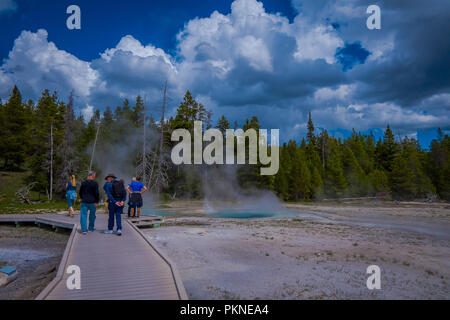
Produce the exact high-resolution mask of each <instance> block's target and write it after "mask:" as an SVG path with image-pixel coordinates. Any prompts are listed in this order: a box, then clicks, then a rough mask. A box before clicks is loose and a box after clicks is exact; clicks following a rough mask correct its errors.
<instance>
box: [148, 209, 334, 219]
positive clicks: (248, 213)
mask: <svg viewBox="0 0 450 320" xmlns="http://www.w3.org/2000/svg"><path fill="white" fill-rule="evenodd" d="M141 214H142V215H156V216H162V217H166V216H177V215H181V213H180V212H174V211H165V210H153V209H143V210H142V211H141ZM205 216H208V217H211V218H228V219H283V218H291V219H292V218H298V219H306V220H312V221H322V222H330V221H329V219H327V218H325V217H322V216H319V215H317V214H315V213H306V212H299V211H297V210H286V209H284V210H259V209H243V208H217V209H212V208H207V209H206V210H205Z"/></svg>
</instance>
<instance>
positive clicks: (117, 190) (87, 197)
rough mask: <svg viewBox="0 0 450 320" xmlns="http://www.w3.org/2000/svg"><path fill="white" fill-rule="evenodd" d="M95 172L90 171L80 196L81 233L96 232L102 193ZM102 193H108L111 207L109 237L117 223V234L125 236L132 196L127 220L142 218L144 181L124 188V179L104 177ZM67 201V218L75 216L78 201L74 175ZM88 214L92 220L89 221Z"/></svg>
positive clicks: (137, 180) (69, 186)
mask: <svg viewBox="0 0 450 320" xmlns="http://www.w3.org/2000/svg"><path fill="white" fill-rule="evenodd" d="M95 176H96V173H95V172H94V171H89V173H88V178H87V179H86V180H85V181H83V182H82V183H81V187H80V190H79V195H80V198H81V210H80V225H81V232H82V233H83V234H87V233H88V232H89V231H91V232H92V231H94V230H95V213H96V210H97V206H98V204H99V202H100V192H99V189H98V184H97V182H96V181H95ZM105 180H106V182H105V184H104V186H103V190H104V191H105V194H106V197H107V200H106V203H107V205H108V207H107V210H108V213H109V217H108V229H107V230H105V231H104V233H106V234H113V233H114V223H115V224H116V232H115V233H116V234H117V235H119V236H120V235H122V213H123V209H124V206H125V201H126V200H127V193H128V194H129V201H128V217H129V218H139V215H140V208H141V207H142V205H143V200H142V194H143V193H144V192H145V191H147V187H146V186H145V185H144V184H143V183H142V182H141V178H140V177H136V178H133V180H132V182H131V183H130V184H129V185H127V186H126V187H125V186H124V181H123V180H118V179H117V177H116V176H115V175H114V174H112V173H110V174H108V175H107V176H106V177H105ZM66 199H67V204H68V216H70V217H74V209H73V203H74V201H75V200H76V199H77V192H76V181H75V176H74V175H72V176H71V177H70V178H69V181H68V182H67V185H66ZM88 212H89V221H88Z"/></svg>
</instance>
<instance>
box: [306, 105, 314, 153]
mask: <svg viewBox="0 0 450 320" xmlns="http://www.w3.org/2000/svg"><path fill="white" fill-rule="evenodd" d="M306 141H308V144H310V145H315V143H316V136H315V135H314V124H313V122H312V118H311V112H309V116H308V132H307V133H306Z"/></svg>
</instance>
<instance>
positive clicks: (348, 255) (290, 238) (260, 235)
mask: <svg viewBox="0 0 450 320" xmlns="http://www.w3.org/2000/svg"><path fill="white" fill-rule="evenodd" d="M199 205H200V204H199ZM286 207H287V208H289V209H290V210H294V211H296V212H298V217H293V218H283V219H218V218H211V217H208V216H207V215H206V214H203V215H202V214H201V212H202V210H201V208H199V207H196V206H195V205H192V204H191V207H190V209H192V217H187V215H188V214H186V212H185V214H184V215H183V216H182V217H174V216H171V217H166V223H164V224H163V226H162V227H161V228H157V229H147V230H146V233H147V235H148V237H149V239H151V240H153V242H154V243H155V244H156V245H157V246H158V247H159V248H161V249H162V250H163V251H164V252H165V253H167V255H168V256H169V258H171V259H172V260H173V261H174V262H175V264H176V265H177V268H178V269H179V272H180V275H181V278H182V280H183V283H184V285H185V288H186V291H187V293H188V295H189V298H191V299H450V287H449V280H450V279H449V278H450V268H449V267H450V206H449V205H448V204H442V203H437V204H428V203H427V204H423V203H422V204H421V203H401V204H396V203H364V204H361V203H360V204H358V203H356V204H355V203H351V204H345V203H340V204H325V205H300V204H288V205H286ZM304 212H308V213H313V214H314V215H316V216H317V217H318V218H320V219H315V220H311V219H309V218H304V216H303V215H302V213H304ZM369 265H378V266H379V267H380V268H381V289H380V290H369V289H368V288H367V286H366V280H367V278H368V277H369V274H366V269H367V267H368V266H369Z"/></svg>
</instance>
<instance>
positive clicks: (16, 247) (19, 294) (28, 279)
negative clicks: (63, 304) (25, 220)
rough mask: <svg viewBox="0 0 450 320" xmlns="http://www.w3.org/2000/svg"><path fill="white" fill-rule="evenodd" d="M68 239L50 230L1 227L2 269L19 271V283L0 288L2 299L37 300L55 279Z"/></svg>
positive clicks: (62, 234)
mask: <svg viewBox="0 0 450 320" xmlns="http://www.w3.org/2000/svg"><path fill="white" fill-rule="evenodd" d="M68 238H69V234H68V233H66V232H61V233H60V232H58V233H57V232H54V231H52V230H51V229H46V228H37V227H31V226H22V227H19V228H16V227H15V226H14V225H13V226H11V225H0V266H2V265H10V266H15V267H16V268H17V272H18V277H17V279H16V280H14V281H13V282H11V283H9V284H8V285H6V286H4V287H0V300H28V299H34V298H36V297H37V296H38V294H39V293H40V292H41V291H42V290H43V289H44V288H45V286H46V285H47V284H48V283H49V282H50V281H51V280H52V279H53V278H54V277H55V275H56V271H57V268H58V266H59V263H60V261H61V257H62V255H63V253H64V248H65V247H66V243H67V240H68Z"/></svg>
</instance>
